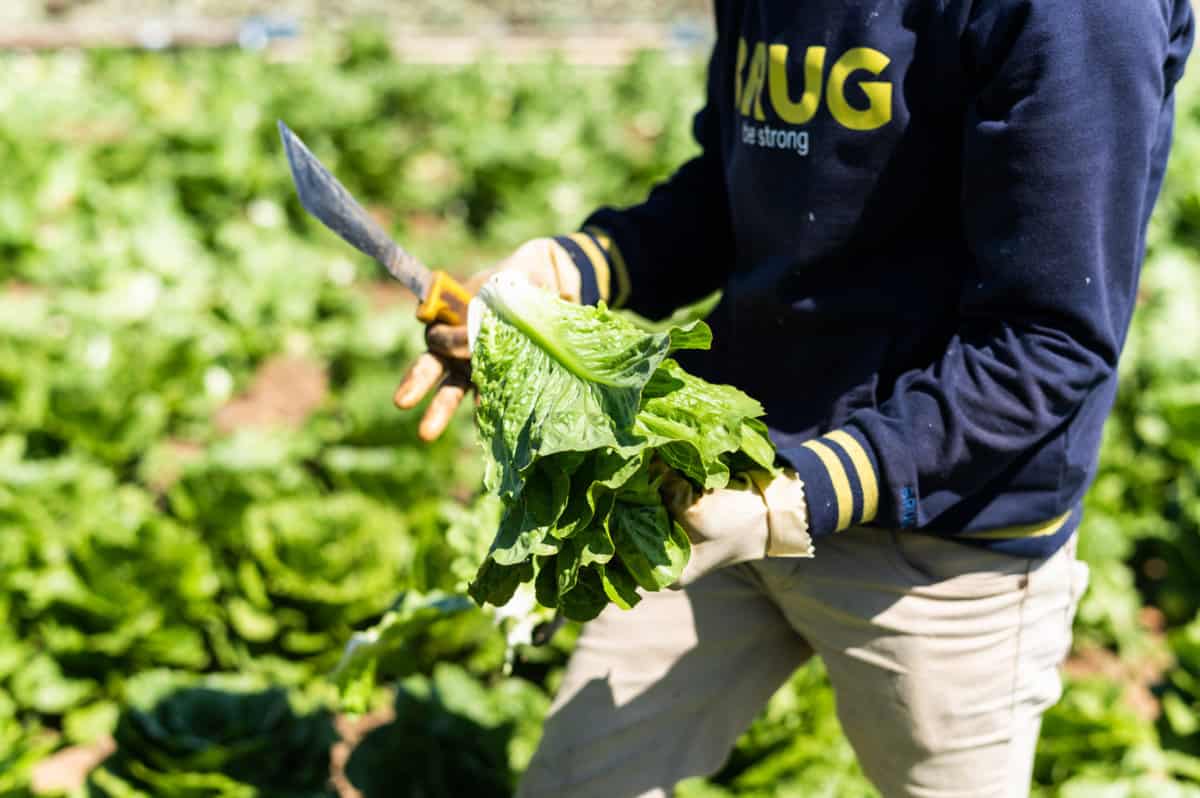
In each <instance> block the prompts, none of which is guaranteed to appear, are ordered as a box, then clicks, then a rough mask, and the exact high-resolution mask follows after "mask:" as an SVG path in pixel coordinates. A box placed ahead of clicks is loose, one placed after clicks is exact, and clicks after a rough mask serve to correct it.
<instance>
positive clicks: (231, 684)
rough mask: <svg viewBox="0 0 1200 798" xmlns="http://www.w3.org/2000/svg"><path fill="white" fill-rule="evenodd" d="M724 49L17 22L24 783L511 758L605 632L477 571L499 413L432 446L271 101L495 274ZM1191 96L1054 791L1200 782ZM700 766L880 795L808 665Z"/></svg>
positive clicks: (664, 165) (418, 220)
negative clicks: (97, 34) (412, 60)
mask: <svg viewBox="0 0 1200 798" xmlns="http://www.w3.org/2000/svg"><path fill="white" fill-rule="evenodd" d="M701 79H702V65H700V64H690V65H681V64H677V63H673V62H670V61H668V60H666V59H664V58H662V57H658V56H653V55H646V56H644V57H642V58H639V59H638V60H636V61H635V62H633V63H632V64H630V65H629V66H627V67H624V68H621V69H616V70H594V69H593V70H589V69H585V68H577V67H576V68H573V67H568V66H566V65H565V64H563V63H560V62H557V61H554V60H550V61H547V62H546V63H544V64H539V65H527V66H505V65H502V64H499V63H481V64H478V65H474V66H470V67H466V68H461V69H454V70H447V69H433V68H423V67H416V66H412V65H402V64H401V63H400V62H398V61H397V60H396V59H394V58H393V57H392V55H391V54H390V53H389V51H388V48H387V47H386V46H385V45H384V44H382V43H381V41H379V40H378V39H376V38H374V37H373V36H372V35H370V34H355V35H349V36H347V37H345V38H340V39H337V40H333V39H331V40H328V41H327V42H326V43H325V44H323V45H321V46H320V47H318V48H317V50H316V52H315V53H313V54H312V56H311V58H309V59H306V60H305V61H304V62H303V63H276V62H272V61H271V60H270V58H269V57H267V56H265V55H264V54H251V53H240V52H221V53H214V52H179V53H169V54H164V53H159V54H139V53H122V52H90V53H83V54H81V53H60V54H54V55H30V54H5V55H0V163H2V164H3V168H2V169H0V796H2V797H3V798H16V797H17V796H28V795H33V794H60V795H61V794H71V795H89V796H111V797H112V798H135V797H137V796H161V797H162V798H184V797H185V796H187V798H193V797H198V796H204V797H206V798H207V797H210V796H211V798H250V797H251V796H263V798H268V797H269V798H301V796H303V797H304V798H308V797H310V796H312V797H314V798H315V797H316V796H331V797H332V796H336V795H339V794H340V795H343V796H349V795H361V796H367V797H368V798H373V797H374V796H398V795H399V796H407V795H412V796H417V795H420V796H426V797H428V798H437V797H439V796H463V795H473V796H504V795H509V794H510V793H511V792H512V790H513V787H514V785H515V782H516V779H517V777H518V775H519V773H520V771H521V769H522V768H523V767H524V765H525V763H526V762H527V761H528V758H529V756H530V755H531V753H532V750H533V747H534V746H535V745H536V742H537V738H538V735H539V733H540V726H539V720H540V717H541V716H542V714H544V712H545V710H546V707H547V706H548V704H549V698H550V695H551V694H552V691H553V689H554V687H555V685H556V683H557V680H558V678H559V676H560V674H561V669H562V666H563V663H564V662H565V659H566V656H567V654H568V652H569V650H570V646H571V642H572V640H573V637H574V633H575V630H574V628H573V627H572V626H570V625H568V626H566V627H564V628H563V629H561V630H559V631H558V632H557V634H555V635H554V636H553V637H552V638H551V640H550V642H549V643H548V644H546V645H540V646H533V645H527V644H524V643H521V644H517V645H515V648H512V647H510V646H509V645H508V642H507V640H508V639H510V638H512V639H515V638H516V637H519V636H520V635H519V634H516V633H518V632H521V631H525V632H528V631H529V630H528V629H524V630H521V629H514V627H519V626H521V625H522V624H523V623H524V622H525V621H524V619H522V618H520V617H517V618H509V619H501V620H502V622H500V623H497V619H496V618H495V617H494V614H492V613H490V612H489V613H485V612H484V611H482V610H479V609H478V608H477V607H476V606H475V605H474V603H473V602H471V601H470V600H469V599H467V598H465V589H466V584H467V582H468V580H469V579H470V578H471V577H472V576H473V575H474V573H475V570H476V568H477V567H478V566H479V564H480V563H481V562H482V559H483V556H484V554H485V553H486V551H487V546H488V543H489V542H490V539H491V534H492V532H493V531H494V528H495V523H496V520H495V508H494V507H492V506H490V505H488V504H486V503H479V502H477V501H476V500H475V499H476V496H477V495H478V494H479V492H480V486H481V480H482V460H481V457H480V455H479V450H478V448H477V445H476V443H475V439H474V435H475V433H474V430H473V429H472V427H471V424H470V419H469V415H468V414H467V413H466V412H465V411H464V412H463V413H462V415H461V417H460V418H459V419H458V422H457V423H456V425H455V426H454V427H453V428H452V430H451V432H450V434H448V435H447V436H445V438H444V439H442V440H440V441H439V442H437V443H436V444H433V445H428V446H426V445H422V444H420V443H418V442H417V439H416V422H417V419H418V415H417V414H415V413H401V412H399V411H397V410H395V409H394V407H393V406H392V404H391V395H392V391H393V389H394V388H395V385H396V383H397V381H398V379H399V377H400V375H401V374H402V372H403V369H404V367H405V365H406V364H407V362H408V361H409V359H410V358H412V357H413V356H414V354H415V353H416V352H417V351H418V350H419V348H420V345H421V330H420V328H419V325H418V324H417V322H416V321H415V319H414V318H413V309H414V308H413V304H412V302H411V301H410V300H408V299H407V298H406V297H405V296H404V294H403V289H401V288H400V287H399V286H398V285H395V284H389V283H384V282H381V281H379V274H378V273H377V268H376V267H375V266H374V265H373V264H371V263H368V262H366V259H365V258H362V257H359V256H357V255H356V254H355V253H353V252H352V251H350V250H349V249H348V248H347V247H346V246H345V245H344V244H342V242H341V241H339V240H338V239H337V238H336V237H334V236H333V235H331V234H329V233H328V232H327V231H326V230H324V229H323V228H321V227H320V226H319V225H318V224H317V223H316V222H315V221H314V220H311V219H310V218H309V217H308V216H307V215H306V214H305V213H304V212H303V210H302V209H301V208H300V206H299V204H298V203H297V201H296V199H295V195H294V191H293V189H292V185H291V180H290V176H289V174H288V171H287V168H286V165H285V163H284V161H283V158H282V154H281V152H280V147H279V143H278V137H277V133H276V129H275V120H276V119H277V118H281V119H284V120H285V121H287V123H288V124H289V125H290V126H291V127H292V128H293V129H295V130H296V131H297V132H298V133H300V134H301V135H302V136H303V137H304V139H305V141H306V142H307V143H308V144H309V145H310V146H311V147H313V149H314V150H315V151H316V152H317V154H318V155H320V156H321V158H322V159H324V160H325V161H326V163H327V164H328V165H329V166H330V167H331V168H332V169H333V170H334V171H335V172H336V173H337V174H338V175H339V176H340V177H341V178H343V179H344V180H345V182H346V183H347V185H348V186H349V187H350V188H351V189H352V190H353V191H354V192H356V193H357V194H358V195H359V196H361V197H363V198H364V199H366V200H367V201H368V202H369V204H370V205H371V209H372V211H373V212H375V213H376V214H377V215H378V217H379V218H380V219H381V220H383V221H384V222H385V224H386V225H387V226H389V227H390V228H391V229H393V230H394V231H395V233H396V236H397V238H398V239H399V240H400V241H402V242H405V243H406V244H408V245H409V246H410V247H411V248H412V249H413V250H414V251H415V252H416V253H418V254H419V255H420V256H421V257H422V258H424V259H425V260H426V261H428V262H429V263H431V264H434V265H437V266H440V267H443V268H448V269H450V270H451V271H455V272H459V273H464V274H465V273H469V272H471V271H473V270H475V269H477V268H480V267H482V266H484V265H486V264H488V263H490V262H491V261H493V260H494V259H495V258H497V257H499V256H501V255H503V254H505V253H506V251H508V250H510V249H511V248H513V247H515V246H516V245H517V244H519V243H520V242H522V241H524V240H526V239H527V238H530V237H533V236H537V235H541V234H546V233H553V232H559V231H564V230H569V229H573V228H574V226H575V225H576V224H578V222H579V220H580V219H582V217H583V216H584V215H585V213H586V212H587V211H588V210H589V209H590V208H591V207H592V206H593V205H595V204H598V203H600V202H626V201H632V200H635V199H636V198H638V197H639V196H641V195H642V194H644V192H645V191H646V189H647V188H648V187H649V186H650V185H651V184H652V183H653V182H654V181H655V180H656V179H659V178H661V177H663V176H665V175H666V174H668V173H669V172H670V170H671V169H672V167H673V166H674V165H676V164H678V163H679V162H680V161H682V160H683V159H684V158H686V157H687V156H688V154H689V153H690V152H691V151H692V148H693V146H694V145H693V144H692V142H691V140H690V136H689V130H690V124H689V121H690V116H691V114H692V112H694V111H695V110H696V108H697V107H698V106H699V103H700V101H701V88H702V87H701V82H702V80H701ZM1178 109H1179V120H1178V126H1177V139H1176V148H1175V153H1174V158H1173V163H1172V167H1171V173H1170V175H1169V178H1168V181H1167V184H1166V188H1165V190H1164V194H1163V198H1162V200H1161V202H1160V204H1159V208H1158V213H1157V215H1156V217H1155V219H1154V222H1153V228H1152V236H1151V249H1150V253H1149V257H1148V261H1147V266H1146V270H1145V273H1144V278H1143V281H1142V290H1141V297H1140V303H1139V310H1138V314H1137V318H1136V320H1135V325H1134V330H1133V332H1132V334H1131V337H1130V340H1129V343H1128V346H1127V349H1126V354H1125V359H1124V362H1123V366H1122V373H1123V377H1122V389H1121V394H1120V398H1119V400H1118V408H1117V411H1116V413H1115V415H1114V417H1113V419H1112V421H1111V422H1110V424H1109V427H1108V429H1107V435H1106V439H1105V447H1104V453H1103V465H1102V469H1101V473H1100V476H1099V478H1098V480H1097V483H1096V485H1095V487H1094V489H1093V490H1092V492H1091V495H1090V499H1089V503H1088V513H1087V517H1086V520H1085V523H1084V528H1083V532H1082V536H1081V542H1080V550H1081V553H1082V555H1083V556H1084V557H1085V558H1086V559H1087V560H1088V562H1089V563H1090V565H1091V568H1092V586H1091V589H1090V591H1089V593H1088V594H1087V596H1086V597H1085V598H1084V600H1083V603H1082V605H1081V608H1080V612H1079V618H1078V621H1077V628H1076V644H1075V651H1074V652H1073V654H1072V656H1071V658H1070V660H1069V662H1068V664H1067V666H1066V669H1065V671H1066V674H1065V678H1066V683H1067V687H1066V691H1065V694H1064V697H1063V699H1062V701H1061V702H1060V703H1059V704H1058V705H1057V706H1056V707H1055V708H1054V709H1053V710H1052V711H1051V712H1050V713H1049V714H1048V715H1047V717H1046V719H1045V724H1044V732H1043V738H1042V742H1041V746H1040V749H1039V752H1038V759H1037V764H1036V769H1035V778H1036V781H1037V788H1036V789H1037V794H1038V795H1039V796H1064V798H1096V797H1097V796H1099V797H1100V798H1135V797H1140V796H1154V797H1155V798H1176V797H1177V798H1183V797H1184V796H1200V81H1197V80H1196V79H1189V80H1188V82H1187V83H1186V84H1185V85H1184V86H1183V87H1181V89H1180V97H1179V102H1178ZM381 619H382V623H381ZM368 629H370V630H371V631H369V632H366V633H365V634H364V633H363V632H364V631H365V630H368ZM544 631H545V629H544V628H540V629H538V630H536V632H535V637H537V636H543V637H544V636H545V635H544V634H542V633H544ZM356 633H358V634H357V636H356ZM352 637H353V638H354V640H355V641H356V648H354V650H353V652H352V653H350V654H348V655H346V656H343V651H344V650H345V648H346V645H347V643H348V642H349V641H350V640H351V639H352ZM364 652H367V653H369V654H370V656H364ZM345 710H355V711H356V712H361V713H366V714H365V718H366V720H365V721H364V720H357V719H356V716H350V715H347V714H346V712H345ZM101 759H103V763H102V764H100V765H99V766H98V767H95V768H92V767H90V765H91V763H92V762H94V761H98V760H101ZM68 761H74V762H76V763H78V762H85V763H86V764H85V765H83V766H78V765H77V766H76V768H75V770H76V771H77V773H76V775H77V776H79V777H80V778H81V777H82V774H83V773H84V772H85V771H90V773H89V775H88V776H87V779H86V782H83V783H80V780H79V779H75V780H74V781H75V783H74V784H73V783H72V779H71V778H65V777H63V775H62V772H63V771H64V770H67V769H69V768H67V766H66V765H63V766H62V767H58V766H57V765H58V764H59V763H64V762H68ZM331 773H332V774H333V778H332V780H331ZM35 783H36V784H35ZM398 785H399V786H398ZM35 786H36V790H37V792H36V793H35V792H34V789H35ZM679 794H680V795H681V796H685V798H701V797H702V796H703V797H704V798H716V797H717V796H747V797H748V796H756V797H760V796H761V797H762V798H767V797H768V796H780V797H781V798H782V797H784V796H828V798H843V797H845V798H857V796H867V795H871V794H873V793H872V792H871V789H870V787H869V786H868V785H867V783H866V782H865V780H864V779H863V778H862V776H861V774H860V773H859V771H858V769H857V766H856V764H855V762H854V757H853V755H852V753H851V751H850V749H849V747H848V745H847V744H846V742H845V741H844V739H843V738H842V736H841V732H840V730H839V727H838V723H837V720H836V716H835V714H834V708H833V696H832V693H831V692H830V690H829V687H828V684H827V681H826V679H825V677H824V674H823V672H822V671H821V668H820V666H819V664H814V665H812V666H809V667H806V668H805V669H803V670H801V671H800V672H798V673H797V674H796V675H795V677H794V678H793V679H792V681H791V682H790V683H789V684H788V685H786V686H785V687H784V688H783V689H782V690H781V691H780V692H779V693H778V694H777V695H776V696H775V697H774V698H773V699H772V701H771V703H770V705H769V706H768V707H767V709H766V711H765V712H764V713H763V714H762V716H761V717H759V718H758V719H757V720H756V721H755V723H754V724H753V726H752V727H751V728H750V729H749V731H748V732H747V733H746V734H745V735H744V736H743V738H742V739H741V741H740V742H739V744H738V746H737V749H736V750H735V752H734V753H733V755H732V756H731V758H730V759H729V761H728V763H727V764H726V766H725V767H724V769H723V770H722V771H721V772H720V773H718V774H716V775H715V776H714V777H712V778H711V779H708V780H705V781H699V780H697V781H695V782H692V783H688V784H685V785H682V786H681V787H680V789H679Z"/></svg>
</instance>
